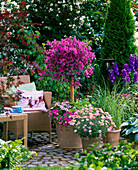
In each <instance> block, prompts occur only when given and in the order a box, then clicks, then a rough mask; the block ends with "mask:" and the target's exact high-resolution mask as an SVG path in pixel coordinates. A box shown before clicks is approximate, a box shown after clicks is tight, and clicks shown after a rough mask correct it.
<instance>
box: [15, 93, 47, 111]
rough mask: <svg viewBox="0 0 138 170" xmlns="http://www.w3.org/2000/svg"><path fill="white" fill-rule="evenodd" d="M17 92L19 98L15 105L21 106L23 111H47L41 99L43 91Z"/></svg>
mask: <svg viewBox="0 0 138 170" xmlns="http://www.w3.org/2000/svg"><path fill="white" fill-rule="evenodd" d="M17 93H18V95H19V98H20V99H19V101H17V105H18V106H21V107H22V109H23V110H24V111H31V110H41V111H47V109H46V107H45V102H44V100H43V91H26V90H17Z"/></svg>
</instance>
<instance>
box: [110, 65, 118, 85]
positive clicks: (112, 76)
mask: <svg viewBox="0 0 138 170" xmlns="http://www.w3.org/2000/svg"><path fill="white" fill-rule="evenodd" d="M112 67H113V69H111V70H108V74H109V79H110V81H111V83H114V82H115V79H116V76H117V75H119V69H118V66H117V63H112Z"/></svg>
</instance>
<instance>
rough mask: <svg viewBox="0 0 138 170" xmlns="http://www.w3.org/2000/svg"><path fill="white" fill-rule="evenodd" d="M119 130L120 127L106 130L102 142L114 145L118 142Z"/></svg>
mask: <svg viewBox="0 0 138 170" xmlns="http://www.w3.org/2000/svg"><path fill="white" fill-rule="evenodd" d="M120 131H121V129H118V130H113V131H108V132H106V134H105V138H104V139H103V142H104V143H113V144H112V145H111V146H112V147H116V146H117V143H118V142H119V138H120Z"/></svg>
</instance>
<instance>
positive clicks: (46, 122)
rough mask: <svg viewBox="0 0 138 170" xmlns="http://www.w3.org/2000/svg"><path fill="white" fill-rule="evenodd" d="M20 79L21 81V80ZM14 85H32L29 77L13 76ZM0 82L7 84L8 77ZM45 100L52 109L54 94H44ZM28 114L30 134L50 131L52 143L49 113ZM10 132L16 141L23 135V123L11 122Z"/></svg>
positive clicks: (35, 112) (47, 106)
mask: <svg viewBox="0 0 138 170" xmlns="http://www.w3.org/2000/svg"><path fill="white" fill-rule="evenodd" d="M19 77H20V79H19ZM13 78H14V83H15V84H16V83H17V82H18V81H21V82H23V83H24V84H27V83H30V76H29V75H21V76H13ZM0 81H4V82H6V77H0ZM43 94H44V95H43V99H44V101H45V104H46V108H47V109H49V108H50V107H51V97H52V92H44V93H43ZM26 113H27V114H28V132H34V131H48V132H49V140H50V141H51V121H50V117H49V116H48V112H44V111H29V112H28V111H27V112H26ZM8 130H9V131H10V132H12V133H13V134H14V135H15V137H16V139H17V138H18V136H19V135H21V134H23V122H22V121H16V122H9V123H8Z"/></svg>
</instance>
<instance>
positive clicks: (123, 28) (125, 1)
mask: <svg viewBox="0 0 138 170" xmlns="http://www.w3.org/2000/svg"><path fill="white" fill-rule="evenodd" d="M134 32H135V21H134V18H133V14H132V12H131V0H110V3H109V5H108V10H107V16H106V22H105V26H104V35H103V43H102V48H101V61H103V59H106V58H114V59H115V62H117V64H118V66H119V68H120V69H122V68H123V66H124V64H125V63H128V60H129V56H130V54H134V53H135V50H136V46H135V45H134V42H135V38H134ZM102 63H103V62H102ZM102 67H103V64H102Z"/></svg>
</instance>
